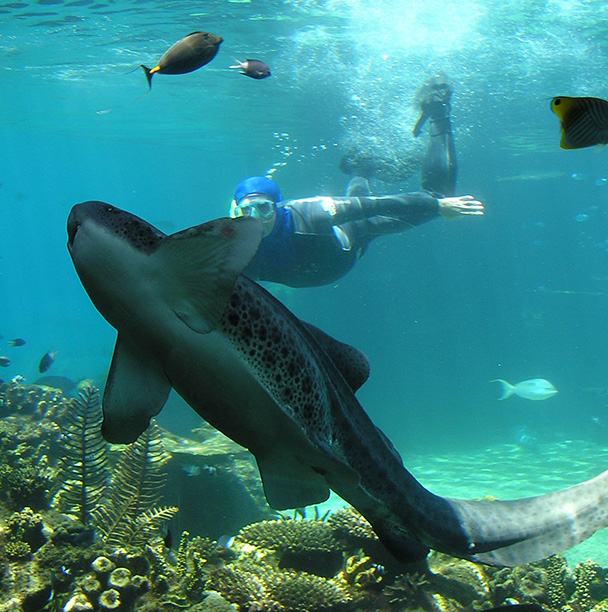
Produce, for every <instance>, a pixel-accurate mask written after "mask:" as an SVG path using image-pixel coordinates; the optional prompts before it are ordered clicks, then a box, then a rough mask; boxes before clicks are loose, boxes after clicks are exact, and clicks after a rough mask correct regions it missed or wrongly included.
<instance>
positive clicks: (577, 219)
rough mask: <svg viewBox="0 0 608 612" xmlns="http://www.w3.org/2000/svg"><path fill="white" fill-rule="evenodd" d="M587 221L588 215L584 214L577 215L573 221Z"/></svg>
mask: <svg viewBox="0 0 608 612" xmlns="http://www.w3.org/2000/svg"><path fill="white" fill-rule="evenodd" d="M587 219H589V215H586V214H585V213H578V215H576V216H575V217H574V220H575V221H578V222H579V223H582V222H583V221H587Z"/></svg>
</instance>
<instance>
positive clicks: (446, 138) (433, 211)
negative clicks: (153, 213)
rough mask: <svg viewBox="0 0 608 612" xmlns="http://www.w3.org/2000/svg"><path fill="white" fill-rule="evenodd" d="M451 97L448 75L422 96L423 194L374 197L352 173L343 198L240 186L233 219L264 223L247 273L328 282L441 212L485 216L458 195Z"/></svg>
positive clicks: (262, 181) (293, 282) (291, 282)
mask: <svg viewBox="0 0 608 612" xmlns="http://www.w3.org/2000/svg"><path fill="white" fill-rule="evenodd" d="M451 95H452V88H451V86H450V85H449V84H448V83H447V81H446V80H444V79H440V80H436V79H435V80H432V81H431V82H429V83H428V84H426V85H424V86H423V87H422V88H421V90H420V91H419V93H418V95H417V100H418V104H419V106H420V109H421V114H420V118H419V119H418V121H417V123H416V125H415V127H414V130H413V133H414V136H418V135H419V134H420V132H421V130H422V128H423V126H424V124H425V123H426V122H427V121H428V124H429V144H428V147H427V149H426V152H425V155H424V159H423V162H422V170H421V175H422V176H421V190H420V191H418V192H414V193H401V194H397V195H386V196H372V195H371V194H370V189H369V183H368V181H367V179H366V178H363V177H361V176H355V177H353V178H352V179H351V180H350V181H349V183H348V187H347V190H346V195H345V196H344V197H327V196H315V197H309V198H300V199H295V200H283V198H282V196H281V192H280V190H279V187H278V186H277V184H276V183H275V182H274V181H272V180H270V179H269V178H266V177H263V176H252V177H250V178H247V179H245V180H244V181H242V182H241V183H239V185H237V187H236V190H235V193H234V200H233V201H232V204H231V207H230V216H231V217H232V218H236V217H244V216H252V217H255V218H257V219H259V220H260V221H261V222H262V224H263V226H264V238H263V240H262V243H261V245H260V247H259V249H258V251H257V254H256V256H255V257H254V259H253V261H252V262H251V264H250V265H249V266H248V268H247V269H246V271H245V273H246V274H247V276H249V277H250V278H252V279H253V280H263V281H271V282H275V283H281V284H283V285H288V286H291V287H316V286H320V285H327V284H331V283H334V282H336V281H337V280H339V279H340V278H342V277H343V276H345V275H346V274H347V273H348V272H349V271H350V270H351V268H352V267H353V266H354V265H355V263H356V261H357V260H358V259H359V257H361V256H362V255H363V254H364V253H365V251H366V249H367V247H368V245H369V243H370V242H371V241H372V240H373V239H374V238H377V237H378V236H383V235H385V234H396V233H400V232H404V231H406V230H408V229H410V228H412V227H415V226H417V225H421V224H422V223H425V222H427V221H430V220H432V219H435V218H437V217H439V216H442V217H444V218H446V219H455V218H459V217H460V216H463V215H465V216H466V215H473V216H479V215H483V214H484V213H483V211H484V207H483V204H482V203H481V202H479V201H478V200H475V199H474V197H473V196H470V195H466V196H454V193H455V190H456V176H457V166H456V148H455V145H454V136H453V134H452V126H451V122H450V97H451Z"/></svg>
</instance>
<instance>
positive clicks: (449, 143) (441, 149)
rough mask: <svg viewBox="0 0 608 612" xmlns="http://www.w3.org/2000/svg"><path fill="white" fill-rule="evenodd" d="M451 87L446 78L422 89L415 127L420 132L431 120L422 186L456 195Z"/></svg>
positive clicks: (443, 193) (432, 190) (415, 131)
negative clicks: (418, 116) (419, 113)
mask: <svg viewBox="0 0 608 612" xmlns="http://www.w3.org/2000/svg"><path fill="white" fill-rule="evenodd" d="M451 96H452V88H451V86H450V85H449V83H448V82H447V80H445V79H434V80H433V81H431V82H430V83H429V84H427V85H425V86H424V87H423V88H422V89H421V91H420V93H419V104H420V107H421V111H422V112H421V115H420V119H419V120H418V122H417V123H416V126H415V128H414V135H415V136H417V135H418V134H419V133H420V131H421V129H422V126H423V125H424V123H425V122H426V120H427V119H428V121H429V145H428V147H427V150H426V153H425V156H424V159H423V161H422V172H421V174H422V177H421V184H422V189H424V190H425V191H428V192H431V193H436V194H441V195H442V196H453V195H455V193H456V176H457V165H456V146H455V144H454V135H453V133H452V124H451V121H450V97H451Z"/></svg>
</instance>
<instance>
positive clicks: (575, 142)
mask: <svg viewBox="0 0 608 612" xmlns="http://www.w3.org/2000/svg"><path fill="white" fill-rule="evenodd" d="M551 110H552V111H553V112H554V113H555V114H556V115H557V116H558V118H559V120H560V123H561V134H562V138H561V141H560V143H559V145H560V147H561V148H562V149H583V148H584V147H592V146H593V145H604V144H608V102H607V101H606V100H602V99H601V98H568V97H566V96H558V97H557V98H553V100H551Z"/></svg>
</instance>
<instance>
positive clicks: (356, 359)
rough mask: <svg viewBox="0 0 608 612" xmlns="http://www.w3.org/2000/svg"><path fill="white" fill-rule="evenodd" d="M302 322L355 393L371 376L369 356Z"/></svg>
mask: <svg viewBox="0 0 608 612" xmlns="http://www.w3.org/2000/svg"><path fill="white" fill-rule="evenodd" d="M302 324H303V325H304V327H306V329H307V330H308V331H309V333H310V334H311V336H313V338H314V339H315V340H316V341H317V342H318V343H319V345H320V347H321V348H322V349H323V350H324V351H325V353H326V354H327V356H328V357H329V358H330V359H331V360H332V361H333V363H334V365H335V366H336V368H338V371H339V372H340V374H342V376H344V380H346V382H347V383H348V386H349V387H350V388H351V389H352V391H353V393H354V392H355V391H357V389H359V388H360V387H361V386H362V385H363V383H364V382H365V381H366V380H367V379H368V378H369V371H370V366H369V361H368V360H367V357H366V356H365V355H364V354H363V353H362V352H361V351H360V350H359V349H356V348H355V347H354V346H351V345H350V344H345V343H344V342H340V341H338V340H336V339H335V338H332V337H331V336H330V335H328V334H326V333H325V332H324V331H322V330H320V329H319V328H318V327H315V326H314V325H311V324H310V323H306V322H305V321H302Z"/></svg>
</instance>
